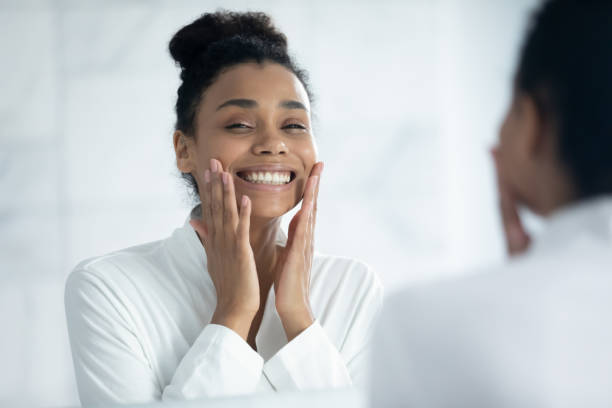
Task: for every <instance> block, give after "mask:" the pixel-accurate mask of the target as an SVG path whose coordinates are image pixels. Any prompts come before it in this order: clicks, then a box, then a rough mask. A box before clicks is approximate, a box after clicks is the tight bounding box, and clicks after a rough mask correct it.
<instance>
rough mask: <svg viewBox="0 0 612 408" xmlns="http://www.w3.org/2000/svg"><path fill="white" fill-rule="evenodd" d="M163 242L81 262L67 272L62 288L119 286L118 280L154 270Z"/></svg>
mask: <svg viewBox="0 0 612 408" xmlns="http://www.w3.org/2000/svg"><path fill="white" fill-rule="evenodd" d="M163 242H164V241H163V240H160V241H154V242H148V243H145V244H141V245H135V246H132V247H128V248H124V249H120V250H117V251H113V252H110V253H107V254H104V255H100V256H95V257H91V258H88V259H85V260H83V261H81V262H79V263H78V264H77V265H76V266H75V267H74V268H73V270H72V271H71V272H70V275H69V276H68V279H67V282H66V289H67V290H68V289H71V288H74V287H77V286H81V285H91V284H97V285H113V284H115V285H121V284H122V281H125V280H129V279H130V277H131V278H135V277H137V276H138V275H139V274H140V273H141V271H143V270H150V268H151V267H155V265H156V262H155V258H156V257H158V256H159V250H160V248H161V247H162V246H163Z"/></svg>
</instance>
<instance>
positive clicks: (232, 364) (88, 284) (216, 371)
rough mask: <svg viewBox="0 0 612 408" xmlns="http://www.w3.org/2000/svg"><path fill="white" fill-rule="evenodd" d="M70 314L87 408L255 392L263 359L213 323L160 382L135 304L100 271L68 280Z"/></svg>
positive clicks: (79, 373) (67, 299)
mask: <svg viewBox="0 0 612 408" xmlns="http://www.w3.org/2000/svg"><path fill="white" fill-rule="evenodd" d="M65 306H66V316H67V322H68V330H69V335H70V342H71V348H72V355H73V360H74V366H75V372H76V378H77V385H78V389H79V395H80V398H81V402H82V404H83V406H99V405H109V404H134V403H144V402H150V401H155V400H181V399H194V398H202V397H212V396H221V395H237V394H246V393H250V392H253V391H254V390H255V388H256V386H257V384H258V382H259V381H260V379H261V376H262V367H263V359H262V358H261V357H260V356H259V354H257V353H256V352H255V351H254V350H253V349H252V348H251V347H250V346H249V345H248V344H247V343H246V342H245V341H244V340H243V339H242V338H241V337H240V336H239V335H238V334H237V333H235V332H234V331H232V330H231V329H228V328H226V327H224V326H220V325H214V324H209V325H207V326H206V327H205V328H204V329H203V331H202V332H201V333H200V335H199V337H198V338H197V339H196V341H195V342H194V343H193V345H192V346H191V348H190V349H189V351H188V352H187V353H186V354H185V356H184V357H183V359H182V361H181V362H180V364H179V365H178V367H177V369H176V371H175V373H174V376H173V378H172V381H171V382H170V383H169V384H167V385H166V384H162V383H161V379H160V378H158V377H157V375H156V374H155V371H154V370H153V368H152V366H151V362H150V360H149V358H148V357H147V356H146V355H145V352H144V351H143V347H142V345H141V342H140V340H139V336H138V333H137V330H136V328H135V325H134V324H133V322H132V319H131V314H130V306H129V303H128V302H126V301H125V299H123V298H122V297H121V296H120V294H118V293H117V292H116V291H115V290H113V289H111V288H110V287H109V286H108V285H106V284H105V282H104V281H103V280H102V279H100V278H99V277H97V276H96V275H94V274H91V273H88V272H85V271H78V273H73V274H72V275H71V277H70V278H69V279H68V282H67V285H66V292H65Z"/></svg>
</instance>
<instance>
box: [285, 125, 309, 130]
mask: <svg viewBox="0 0 612 408" xmlns="http://www.w3.org/2000/svg"><path fill="white" fill-rule="evenodd" d="M283 129H301V130H306V126H304V125H300V124H299V123H290V124H288V125H286V126H285V127H283Z"/></svg>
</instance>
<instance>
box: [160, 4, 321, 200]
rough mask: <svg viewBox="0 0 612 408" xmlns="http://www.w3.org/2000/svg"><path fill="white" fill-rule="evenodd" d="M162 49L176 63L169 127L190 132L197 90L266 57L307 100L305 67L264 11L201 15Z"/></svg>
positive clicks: (190, 178)
mask: <svg viewBox="0 0 612 408" xmlns="http://www.w3.org/2000/svg"><path fill="white" fill-rule="evenodd" d="M168 48H169V50H170V55H172V58H173V59H174V60H175V61H176V64H177V65H178V66H179V67H180V68H181V80H182V83H181V85H180V86H179V88H178V90H177V99H176V107H175V109H176V124H175V129H176V130H180V131H182V132H183V133H184V134H185V135H187V136H190V137H194V136H195V132H194V131H195V117H196V113H197V110H198V106H199V104H200V101H201V99H202V95H203V93H204V92H205V91H206V89H207V88H208V87H209V86H210V85H211V84H212V83H213V82H214V81H215V79H216V78H217V77H218V76H219V74H220V73H221V72H222V71H223V70H224V69H227V68H229V67H231V66H233V65H237V64H240V63H245V62H257V63H259V64H262V63H264V62H266V61H269V62H274V63H277V64H280V65H282V66H284V67H285V68H287V69H288V70H290V71H291V72H293V74H295V76H296V77H297V78H298V79H299V80H300V82H301V83H302V85H303V86H304V88H305V89H306V93H307V94H308V97H309V99H311V100H312V94H311V92H310V89H309V86H308V77H307V74H306V72H305V71H304V70H302V69H300V68H299V67H298V66H297V65H296V63H295V62H294V61H293V58H292V57H291V56H290V54H289V51H288V47H287V37H285V35H284V34H283V33H281V32H280V31H278V30H277V29H276V27H274V25H273V24H272V20H271V19H270V17H269V16H268V15H266V14H265V13H261V12H244V13H239V12H230V11H224V10H221V11H217V12H214V13H206V14H203V15H202V16H201V17H199V18H198V19H197V20H195V21H194V22H192V23H191V24H188V25H186V26H185V27H183V28H181V29H180V30H179V31H178V32H177V33H176V34H174V36H173V37H172V39H171V40H170V44H169V47H168ZM182 176H183V178H184V179H185V180H186V182H187V183H188V185H189V186H190V187H191V189H192V191H193V193H194V198H197V197H198V186H197V183H196V181H195V179H194V177H193V176H192V175H191V174H190V173H182Z"/></svg>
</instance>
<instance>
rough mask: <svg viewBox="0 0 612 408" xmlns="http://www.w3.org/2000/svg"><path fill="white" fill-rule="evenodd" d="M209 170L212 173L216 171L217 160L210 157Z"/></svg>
mask: <svg viewBox="0 0 612 408" xmlns="http://www.w3.org/2000/svg"><path fill="white" fill-rule="evenodd" d="M210 171H212V172H213V173H215V172H216V171H217V161H216V160H215V159H210Z"/></svg>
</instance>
